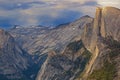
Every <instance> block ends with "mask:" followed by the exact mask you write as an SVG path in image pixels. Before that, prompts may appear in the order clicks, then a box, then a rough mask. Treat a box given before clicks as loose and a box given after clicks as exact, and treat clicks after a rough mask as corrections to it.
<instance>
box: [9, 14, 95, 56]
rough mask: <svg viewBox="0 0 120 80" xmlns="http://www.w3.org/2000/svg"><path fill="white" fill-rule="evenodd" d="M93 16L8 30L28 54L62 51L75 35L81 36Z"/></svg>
mask: <svg viewBox="0 0 120 80" xmlns="http://www.w3.org/2000/svg"><path fill="white" fill-rule="evenodd" d="M92 21H93V18H91V17H89V16H83V17H82V18H80V19H78V20H76V21H74V22H71V23H68V24H63V25H59V26H57V28H48V27H41V26H39V27H20V28H19V27H18V28H15V29H12V30H10V33H11V34H12V35H13V36H14V38H15V39H16V41H18V43H20V44H22V46H23V48H24V49H25V50H26V51H28V53H30V54H40V53H41V54H42V53H47V52H49V51H51V50H55V51H57V52H59V51H62V50H63V49H64V47H65V46H66V45H67V44H69V42H71V41H72V40H73V39H74V38H75V37H77V36H81V35H80V34H81V33H82V31H83V29H84V25H85V24H86V23H91V22H92Z"/></svg>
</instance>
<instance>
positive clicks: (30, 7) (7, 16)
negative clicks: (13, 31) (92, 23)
mask: <svg viewBox="0 0 120 80" xmlns="http://www.w3.org/2000/svg"><path fill="white" fill-rule="evenodd" d="M98 6H101V7H104V6H113V7H117V8H120V1H119V0H0V27H2V28H9V27H12V26H14V25H21V26H32V25H43V26H56V25H59V24H63V23H68V22H71V21H74V20H76V19H78V18H80V17H81V16H84V15H89V16H91V17H94V14H95V9H96V7H98Z"/></svg>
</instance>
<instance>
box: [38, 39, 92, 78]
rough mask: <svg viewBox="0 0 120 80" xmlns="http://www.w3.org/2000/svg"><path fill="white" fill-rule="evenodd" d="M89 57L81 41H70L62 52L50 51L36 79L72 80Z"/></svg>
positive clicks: (89, 54)
mask: <svg viewBox="0 0 120 80" xmlns="http://www.w3.org/2000/svg"><path fill="white" fill-rule="evenodd" d="M90 57H91V53H90V52H89V51H88V50H87V49H86V48H85V47H84V45H83V43H82V41H81V40H80V41H75V42H71V43H70V44H68V45H67V47H66V48H65V50H64V51H63V53H61V54H55V53H53V52H52V53H50V55H49V57H48V58H47V60H46V62H45V63H44V64H43V66H42V69H41V70H40V71H39V73H38V76H37V79H36V80H73V79H75V77H76V76H77V75H78V74H79V73H81V72H82V71H83V70H84V68H85V65H86V64H87V62H88V61H89V59H90Z"/></svg>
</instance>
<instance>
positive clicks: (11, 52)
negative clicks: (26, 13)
mask: <svg viewBox="0 0 120 80" xmlns="http://www.w3.org/2000/svg"><path fill="white" fill-rule="evenodd" d="M27 57H28V56H27V55H26V53H25V52H23V51H22V49H21V48H20V47H19V46H18V45H17V44H16V43H15V41H14V39H13V37H12V36H11V35H10V34H9V33H7V32H6V31H4V30H2V29H0V79H1V80H7V79H12V80H13V79H21V78H24V79H27V78H26V77H25V76H24V74H23V73H22V71H23V70H25V69H27V67H28V66H29V62H28V58H27Z"/></svg>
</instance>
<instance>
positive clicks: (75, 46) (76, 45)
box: [67, 40, 83, 53]
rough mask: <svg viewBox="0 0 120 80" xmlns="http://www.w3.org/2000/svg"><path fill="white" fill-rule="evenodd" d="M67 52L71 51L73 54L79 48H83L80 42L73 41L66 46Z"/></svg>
mask: <svg viewBox="0 0 120 80" xmlns="http://www.w3.org/2000/svg"><path fill="white" fill-rule="evenodd" d="M67 47H68V49H69V50H72V51H73V53H75V52H77V51H78V50H79V49H80V48H81V47H83V43H82V41H81V40H80V41H74V42H71V43H69V44H68V45H67Z"/></svg>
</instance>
